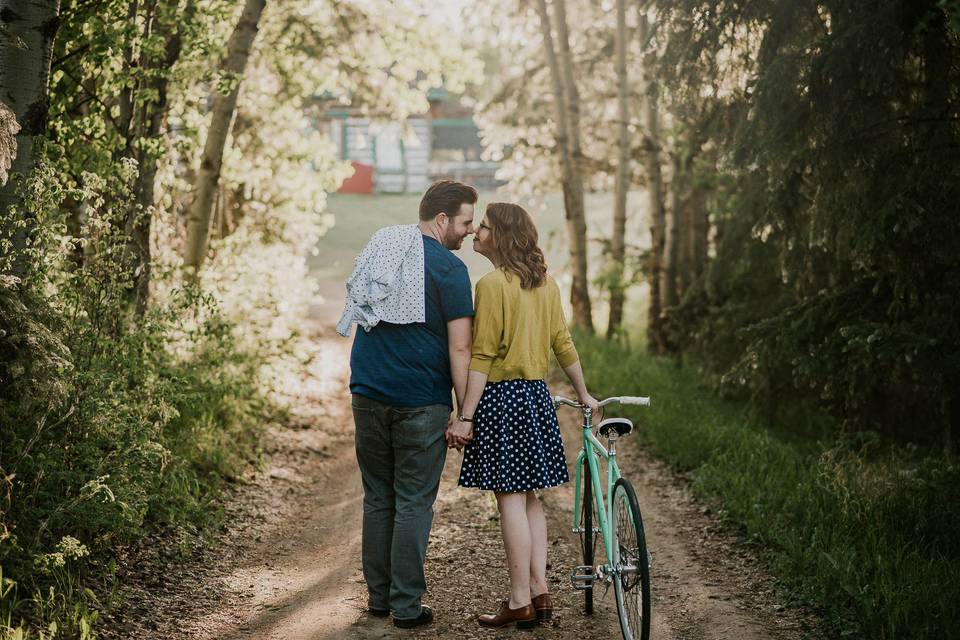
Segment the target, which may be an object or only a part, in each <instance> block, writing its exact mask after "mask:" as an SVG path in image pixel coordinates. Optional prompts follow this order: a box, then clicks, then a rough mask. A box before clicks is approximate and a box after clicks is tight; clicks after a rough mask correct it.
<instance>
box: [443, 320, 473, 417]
mask: <svg viewBox="0 0 960 640" xmlns="http://www.w3.org/2000/svg"><path fill="white" fill-rule="evenodd" d="M447 348H448V349H449V351H450V377H451V378H453V392H454V394H456V396H457V409H462V408H463V395H464V394H465V393H466V391H467V369H468V368H469V367H470V354H471V351H472V350H473V318H471V317H470V316H466V317H464V318H457V319H456V320H451V321H450V322H448V323H447Z"/></svg>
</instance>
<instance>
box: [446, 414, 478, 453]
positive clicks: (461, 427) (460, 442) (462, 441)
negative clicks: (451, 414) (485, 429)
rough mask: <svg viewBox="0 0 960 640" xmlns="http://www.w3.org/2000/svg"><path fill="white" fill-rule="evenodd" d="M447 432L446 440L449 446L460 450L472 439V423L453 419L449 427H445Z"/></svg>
mask: <svg viewBox="0 0 960 640" xmlns="http://www.w3.org/2000/svg"><path fill="white" fill-rule="evenodd" d="M447 434H448V438H447V442H449V443H450V448H451V449H456V450H457V451H460V450H461V449H463V448H464V447H465V446H467V444H469V443H470V441H471V440H473V424H472V423H470V422H463V421H461V420H454V421H453V423H452V424H451V425H450V428H449V429H447Z"/></svg>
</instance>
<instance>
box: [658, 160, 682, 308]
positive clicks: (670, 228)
mask: <svg viewBox="0 0 960 640" xmlns="http://www.w3.org/2000/svg"><path fill="white" fill-rule="evenodd" d="M682 154H683V151H682V150H681V151H677V152H675V153H674V154H673V179H672V180H671V181H670V207H669V209H667V211H666V216H665V220H664V227H665V232H664V241H663V270H662V271H661V272H660V275H661V281H660V292H661V293H662V294H663V300H662V306H663V308H664V309H667V308H669V307H675V306H677V303H678V302H680V295H679V293H678V292H677V267H678V265H679V262H680V260H679V254H680V220H681V219H682V217H683V213H684V201H685V197H684V196H685V193H686V184H687V177H688V176H687V167H686V163H685V162H684V159H683V155H682Z"/></svg>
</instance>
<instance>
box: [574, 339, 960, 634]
mask: <svg viewBox="0 0 960 640" xmlns="http://www.w3.org/2000/svg"><path fill="white" fill-rule="evenodd" d="M577 345H578V350H579V352H580V355H581V358H582V360H583V363H584V368H585V370H586V372H587V376H588V383H589V384H590V386H591V389H592V390H594V391H595V393H597V394H598V395H613V394H620V395H623V394H635V395H650V396H652V398H653V403H652V406H651V407H650V408H649V409H644V410H637V411H632V412H629V411H628V412H627V414H628V415H630V416H631V417H632V418H634V419H635V420H636V422H637V423H638V424H639V425H641V430H640V434H641V437H642V438H644V439H645V440H646V441H647V443H649V445H650V446H651V447H652V449H653V450H654V452H655V453H656V454H657V455H658V456H660V457H662V458H663V459H665V460H667V461H668V462H670V463H671V464H673V465H674V466H676V467H677V468H680V469H684V470H692V471H693V475H694V478H695V480H694V482H695V488H696V490H697V491H698V492H700V493H701V494H702V495H703V496H707V497H708V498H710V499H719V500H720V501H721V502H722V505H723V506H722V511H721V513H722V514H723V515H724V517H725V518H727V519H728V520H729V521H731V522H733V523H736V524H737V525H739V526H740V527H742V530H743V533H744V535H745V536H747V537H748V538H750V539H752V540H755V541H757V542H759V543H761V544H762V545H763V548H764V549H766V553H767V557H768V559H769V561H770V564H771V567H772V568H773V570H774V572H775V573H776V574H777V575H778V576H780V577H781V578H782V579H783V580H784V582H785V584H786V585H788V587H789V588H790V589H791V590H792V593H793V596H794V597H795V598H796V599H798V600H801V601H805V602H810V603H813V604H815V605H817V606H819V607H822V608H823V610H824V611H825V612H826V614H827V615H828V617H829V619H830V620H831V622H832V623H833V625H834V626H835V627H836V629H837V630H838V631H839V632H840V633H841V634H842V635H849V636H851V637H869V638H886V639H893V638H937V639H940V638H948V637H957V634H958V632H957V631H956V629H958V628H960V607H958V606H957V604H958V603H960V574H958V572H957V570H956V569H957V560H958V558H960V522H958V520H960V518H958V515H957V511H956V509H957V505H958V504H960V469H958V468H957V466H956V465H955V464H952V463H949V462H945V461H943V460H941V459H925V460H916V459H911V458H908V457H907V456H906V455H905V454H904V452H902V451H897V452H890V451H888V452H885V453H875V454H873V455H866V454H867V452H865V451H862V450H856V449H854V448H853V447H851V446H850V445H845V444H844V443H843V442H839V443H832V444H831V445H830V446H825V445H820V446H819V447H811V446H799V445H798V443H792V442H787V441H785V440H783V439H781V438H779V437H778V436H777V435H776V432H775V431H774V430H772V429H768V428H763V427H761V426H758V425H756V424H753V423H751V422H749V421H748V420H747V419H746V418H745V417H744V415H745V413H744V412H743V411H741V410H740V408H738V407H735V406H733V405H730V404H728V403H725V402H723V401H721V400H719V399H717V398H716V396H715V395H714V394H713V393H712V392H710V391H709V390H707V389H704V388H703V387H702V386H701V385H700V383H699V381H698V380H697V379H696V378H695V377H694V376H693V375H692V373H691V372H689V371H688V370H685V369H681V368H679V367H677V366H676V365H675V364H674V363H673V362H670V361H664V360H659V359H654V358H650V357H647V356H646V355H644V354H638V353H636V352H631V351H630V350H628V349H625V348H624V347H622V346H619V345H616V344H612V343H609V342H606V341H604V340H601V339H599V338H595V337H588V336H583V335H580V336H577ZM811 449H814V452H813V453H811ZM654 544H655V543H654Z"/></svg>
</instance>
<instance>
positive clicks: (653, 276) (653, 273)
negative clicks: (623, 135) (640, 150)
mask: <svg viewBox="0 0 960 640" xmlns="http://www.w3.org/2000/svg"><path fill="white" fill-rule="evenodd" d="M638 8H639V11H638V17H639V37H640V42H641V44H642V45H643V51H644V55H643V102H642V109H641V121H642V125H643V129H644V136H643V141H644V145H643V146H644V164H645V165H646V170H647V204H648V207H647V208H648V210H649V211H650V235H651V237H652V241H651V247H650V310H649V316H648V324H647V343H648V345H649V348H650V350H651V351H653V352H655V353H659V352H661V351H663V347H664V336H663V335H662V322H661V318H660V316H661V314H662V311H663V306H662V291H661V286H660V284H661V271H662V270H663V245H664V239H665V235H666V233H665V231H666V211H665V209H664V204H663V173H662V170H661V166H660V115H659V112H658V111H657V109H658V107H657V81H656V75H655V74H656V69H655V66H656V59H657V56H656V51H655V49H654V48H653V46H652V45H651V43H650V35H651V34H650V20H649V17H648V16H647V3H646V2H645V1H644V0H641V1H640V3H639V7H638Z"/></svg>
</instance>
